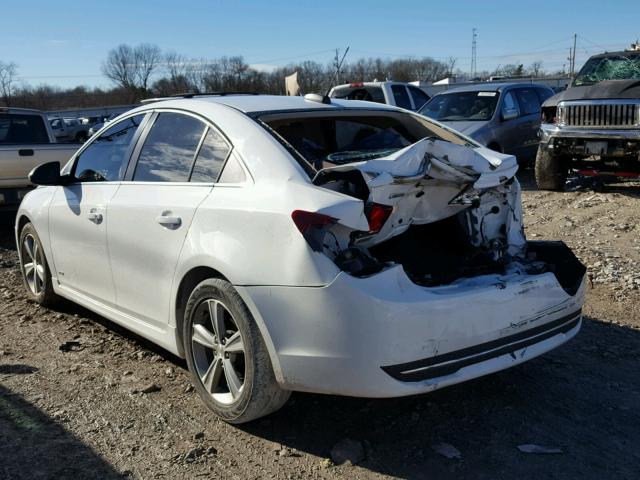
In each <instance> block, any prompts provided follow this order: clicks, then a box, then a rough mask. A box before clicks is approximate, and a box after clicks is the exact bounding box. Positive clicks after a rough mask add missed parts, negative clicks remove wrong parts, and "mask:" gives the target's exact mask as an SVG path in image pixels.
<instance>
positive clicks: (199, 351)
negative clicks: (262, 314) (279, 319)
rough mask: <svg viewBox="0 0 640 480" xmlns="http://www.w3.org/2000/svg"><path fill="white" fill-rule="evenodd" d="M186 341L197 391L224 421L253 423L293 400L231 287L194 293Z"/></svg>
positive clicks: (215, 284) (219, 283)
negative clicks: (277, 377) (290, 398)
mask: <svg viewBox="0 0 640 480" xmlns="http://www.w3.org/2000/svg"><path fill="white" fill-rule="evenodd" d="M183 339H184V349H185V353H186V357H187V365H188V367H189V371H190V373H191V376H192V378H193V381H194V384H195V387H196V390H197V392H198V394H199V395H200V397H201V398H202V400H203V401H204V403H205V404H206V405H207V406H208V407H209V408H210V409H211V410H212V411H213V412H214V413H215V414H216V415H218V416H219V417H220V418H221V419H222V420H224V421H226V422H229V423H236V424H239V423H245V422H249V421H251V420H254V419H256V418H259V417H262V416H265V415H268V414H270V413H272V412H274V411H276V410H278V409H279V408H280V407H282V406H283V405H284V404H285V403H286V401H287V400H288V399H289V395H290V392H289V391H287V390H283V389H281V388H280V386H279V385H278V383H277V382H276V379H275V375H274V373H273V368H272V366H271V360H270V358H269V354H268V352H267V348H266V345H265V343H264V340H263V339H262V336H261V335H260V331H259V330H258V327H257V325H256V323H255V321H254V319H253V317H252V315H251V313H250V312H249V309H248V308H247V306H246V305H245V304H244V302H243V301H242V299H241V298H240V295H238V292H236V290H235V289H234V288H233V286H232V285H231V284H230V283H229V282H226V281H225V280H221V279H208V280H205V281H203V282H201V283H200V284H199V285H198V286H197V287H196V288H195V289H194V290H193V292H192V293H191V295H190V297H189V300H188V302H187V307H186V310H185V321H184V325H183Z"/></svg>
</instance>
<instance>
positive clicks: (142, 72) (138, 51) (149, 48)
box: [133, 43, 162, 92]
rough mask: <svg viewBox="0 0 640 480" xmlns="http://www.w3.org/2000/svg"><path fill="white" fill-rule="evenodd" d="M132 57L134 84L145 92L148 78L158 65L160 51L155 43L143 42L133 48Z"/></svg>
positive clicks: (160, 57)
mask: <svg viewBox="0 0 640 480" xmlns="http://www.w3.org/2000/svg"><path fill="white" fill-rule="evenodd" d="M133 58H134V79H135V82H136V86H137V87H138V88H139V89H141V90H142V91H143V92H146V91H147V89H148V87H149V78H150V77H151V75H152V74H153V72H155V71H156V69H157V68H158V66H159V65H160V62H161V60H162V53H161V52H160V48H158V46H157V45H151V44H149V43H143V44H141V45H138V46H137V47H135V48H134V49H133Z"/></svg>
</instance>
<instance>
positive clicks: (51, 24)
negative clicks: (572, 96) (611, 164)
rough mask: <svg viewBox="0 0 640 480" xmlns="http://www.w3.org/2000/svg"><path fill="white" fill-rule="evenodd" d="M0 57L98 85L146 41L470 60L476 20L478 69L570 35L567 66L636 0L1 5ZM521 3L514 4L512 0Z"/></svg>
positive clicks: (639, 12)
mask: <svg viewBox="0 0 640 480" xmlns="http://www.w3.org/2000/svg"><path fill="white" fill-rule="evenodd" d="M3 3H4V5H3V6H2V21H1V22H0V25H1V26H0V61H13V62H15V63H17V64H18V67H19V75H20V77H21V80H22V81H26V82H28V83H30V84H32V85H37V84H40V83H49V84H54V85H60V86H74V85H79V84H82V85H89V86H93V85H98V86H107V85H109V83H108V81H107V80H106V79H105V78H104V77H103V76H102V75H101V73H100V64H101V62H102V60H103V59H104V58H105V57H106V55H107V52H108V51H109V49H110V48H113V47H114V46H116V45H118V44H120V43H129V44H137V43H141V42H149V43H154V44H157V45H159V46H160V47H161V48H162V49H163V50H175V51H177V52H179V53H183V54H185V55H187V56H189V57H207V58H213V57H219V56H222V55H243V56H244V57H245V60H246V61H247V62H248V63H250V64H258V65H261V66H264V68H269V66H280V65H285V64H287V63H290V62H292V61H302V60H307V59H308V60H317V61H321V62H326V61H329V60H331V58H332V55H333V54H332V49H335V48H338V47H339V48H344V47H345V46H347V45H349V46H350V47H351V51H350V54H349V57H348V59H351V60H353V59H356V58H359V57H369V56H373V57H376V56H380V57H385V58H397V57H401V56H414V57H422V56H431V57H434V58H438V59H440V58H441V59H446V58H448V57H451V56H452V57H457V59H458V61H457V66H458V67H459V68H461V69H463V70H465V71H468V69H469V63H470V55H471V29H472V28H474V27H476V28H477V29H478V70H483V69H490V70H491V69H493V68H495V67H496V66H497V65H501V64H502V65H504V64H507V63H525V64H529V63H531V62H532V61H535V60H542V61H543V66H544V67H545V68H547V69H559V68H562V64H563V63H566V60H565V59H566V57H567V56H568V53H569V47H570V46H571V44H572V35H573V33H577V34H578V48H577V62H576V63H577V66H578V67H579V66H580V65H581V64H582V63H583V62H584V60H585V59H586V58H587V57H588V56H589V55H590V54H593V53H597V52H599V51H602V50H603V49H607V50H615V49H621V48H624V47H627V46H628V44H629V43H630V42H632V41H634V40H636V39H638V38H640V23H639V22H638V19H639V18H640V1H638V0H635V1H633V0H615V1H613V0H612V1H609V2H602V1H601V0H600V1H593V0H582V1H573V0H563V1H558V0H554V1H546V0H537V1H529V2H515V1H513V0H512V1H489V0H485V1H464V0H460V1H451V0H443V1H441V2H433V1H426V0H423V1H402V0H384V1H372V0H369V1H358V0H348V1H344V0H343V1H339V2H338V1H333V0H326V1H314V2H308V1H304V0H299V1H297V2H294V1H279V0H270V1H264V2H258V1H248V0H235V1H230V0H226V1H225V0H212V1H208V2H207V1H196V0H171V1H165V0H156V1H154V2H151V1H141V0H139V1H136V0H129V1H122V0H110V1H96V2H87V1H86V0H84V1H82V2H75V1H62V2H51V1H41V0H25V1H21V2H3ZM521 5H522V6H521Z"/></svg>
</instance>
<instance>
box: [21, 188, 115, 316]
mask: <svg viewBox="0 0 640 480" xmlns="http://www.w3.org/2000/svg"><path fill="white" fill-rule="evenodd" d="M119 186H120V185H119V183H117V182H114V183H111V182H106V183H84V184H82V183H78V184H74V185H70V186H67V187H55V190H54V191H55V193H54V195H53V199H52V201H51V205H50V207H49V232H48V233H49V235H48V236H49V238H50V239H51V250H52V254H53V263H54V265H55V269H56V270H55V271H56V277H57V278H58V282H59V283H60V284H61V285H63V286H65V287H67V288H69V289H72V290H76V291H78V292H82V293H83V294H85V295H87V296H89V297H91V298H93V299H96V300H99V301H101V302H103V303H106V304H114V302H115V289H114V285H113V278H112V276H111V267H110V265H109V252H108V251H107V224H108V218H107V215H106V213H107V205H108V203H109V201H110V200H111V198H112V197H113V195H114V194H115V192H116V190H117V189H118V187H119ZM27 198H29V197H27ZM24 203H27V200H26V199H25V202H24ZM29 203H30V202H29ZM97 215H102V220H101V221H98V219H95V218H94V219H92V217H95V216H97ZM41 236H42V234H41Z"/></svg>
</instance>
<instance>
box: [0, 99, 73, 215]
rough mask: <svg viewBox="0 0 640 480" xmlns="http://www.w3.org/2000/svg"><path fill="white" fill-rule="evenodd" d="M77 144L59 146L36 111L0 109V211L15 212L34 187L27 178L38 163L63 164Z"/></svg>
mask: <svg viewBox="0 0 640 480" xmlns="http://www.w3.org/2000/svg"><path fill="white" fill-rule="evenodd" d="M78 147H79V145H69V144H66V145H65V144H58V143H56V137H55V136H54V134H53V132H52V130H51V126H50V125H49V122H48V121H47V118H46V116H45V115H44V114H43V113H42V112H40V111H38V110H28V109H23V108H4V107H0V210H14V209H17V207H18V205H19V204H20V201H21V200H22V198H23V197H24V196H25V195H26V193H27V192H28V191H29V190H31V189H32V188H33V187H34V186H33V185H32V184H31V182H29V179H28V178H27V175H28V174H29V172H30V171H31V170H32V169H33V168H34V167H36V166H38V165H40V164H41V163H48V162H60V164H61V165H64V164H65V163H66V162H67V160H69V158H71V156H72V155H73V154H74V153H75V152H76V150H77V149H78Z"/></svg>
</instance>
